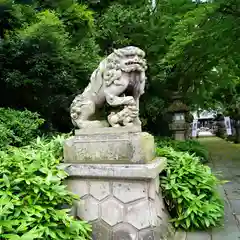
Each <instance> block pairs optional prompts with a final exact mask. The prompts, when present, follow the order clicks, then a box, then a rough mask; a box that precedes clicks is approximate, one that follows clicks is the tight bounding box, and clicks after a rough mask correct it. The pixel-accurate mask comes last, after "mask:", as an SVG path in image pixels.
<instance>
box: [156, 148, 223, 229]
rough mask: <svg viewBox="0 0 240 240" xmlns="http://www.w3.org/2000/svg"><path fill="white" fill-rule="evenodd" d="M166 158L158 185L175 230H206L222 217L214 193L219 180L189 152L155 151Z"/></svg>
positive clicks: (219, 202)
mask: <svg viewBox="0 0 240 240" xmlns="http://www.w3.org/2000/svg"><path fill="white" fill-rule="evenodd" d="M157 154H158V155H159V156H164V157H166V158H167V159H168V163H167V168H166V170H165V172H164V173H163V174H162V175H161V176H160V179H161V186H162V189H163V194H164V198H165V201H166V203H167V205H168V209H169V212H170V214H171V216H172V217H173V219H172V221H173V223H174V225H175V227H180V228H184V229H206V228H209V227H212V226H216V225H217V224H218V223H219V222H220V220H221V218H222V217H223V203H222V201H221V199H220V197H219V194H218V192H217V190H216V187H217V185H218V184H219V183H220V182H219V180H218V179H217V178H216V177H215V176H214V175H213V174H212V173H211V169H210V168H209V167H208V166H204V165H203V164H201V163H200V161H199V159H198V158H197V157H195V156H193V155H190V154H189V153H184V152H177V151H175V150H174V149H173V148H169V147H164V148H157Z"/></svg>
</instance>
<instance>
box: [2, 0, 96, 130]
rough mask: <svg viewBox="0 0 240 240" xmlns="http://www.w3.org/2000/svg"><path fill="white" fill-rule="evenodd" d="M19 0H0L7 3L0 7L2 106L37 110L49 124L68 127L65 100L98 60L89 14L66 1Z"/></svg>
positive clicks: (81, 86)
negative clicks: (0, 16)
mask: <svg viewBox="0 0 240 240" xmlns="http://www.w3.org/2000/svg"><path fill="white" fill-rule="evenodd" d="M18 2H19V1H16V3H13V2H11V1H10V0H9V1H4V2H2V1H1V5H4V3H5V4H7V6H8V10H6V11H4V9H2V14H3V15H4V16H3V18H4V21H5V24H3V25H1V28H2V32H3V36H2V37H3V39H2V41H1V42H0V56H1V58H0V67H1V73H0V93H1V94H0V96H1V105H2V106H8V107H17V108H23V107H25V108H27V109H29V110H31V111H36V112H39V113H40V114H41V115H42V116H43V118H44V119H46V121H47V123H48V124H49V125H50V126H49V127H51V124H53V126H54V127H58V128H61V127H62V126H65V127H66V126H71V125H70V120H69V116H68V115H69V113H68V108H69V105H70V102H71V100H72V98H73V97H74V95H75V94H76V92H77V91H78V89H80V90H82V89H83V87H85V86H86V85H87V82H88V78H89V75H90V74H91V72H92V70H93V69H94V68H95V67H96V65H97V63H98V60H99V57H98V46H97V44H96V43H95V41H94V38H93V37H92V29H93V28H94V24H93V16H92V12H91V11H90V10H89V9H87V7H86V6H84V5H80V4H77V3H74V4H73V3H72V4H70V5H69V4H67V1H66V4H63V5H61V7H60V6H59V5H57V6H55V7H54V6H48V4H47V3H46V2H45V1H44V4H42V3H41V2H39V3H37V2H36V1H33V2H32V3H31V1H28V3H31V5H29V4H24V3H18ZM22 2H24V1H22ZM49 3H51V1H50V2H49ZM56 3H58V4H60V2H59V1H56ZM52 4H53V2H52ZM68 129H69V128H68Z"/></svg>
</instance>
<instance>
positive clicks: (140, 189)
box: [113, 181, 147, 203]
mask: <svg viewBox="0 0 240 240" xmlns="http://www.w3.org/2000/svg"><path fill="white" fill-rule="evenodd" d="M113 195H114V196H115V197H116V198H118V199H119V200H120V201H122V202H123V203H127V202H131V201H136V200H138V199H141V198H145V197H147V182H145V183H143V182H138V181H132V182H131V183H126V182H124V181H119V182H114V183H113Z"/></svg>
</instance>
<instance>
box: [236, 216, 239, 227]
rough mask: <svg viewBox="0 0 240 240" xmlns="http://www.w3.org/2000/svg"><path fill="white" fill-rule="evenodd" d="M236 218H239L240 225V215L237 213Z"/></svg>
mask: <svg viewBox="0 0 240 240" xmlns="http://www.w3.org/2000/svg"><path fill="white" fill-rule="evenodd" d="M236 218H237V221H238V224H239V226H240V215H236Z"/></svg>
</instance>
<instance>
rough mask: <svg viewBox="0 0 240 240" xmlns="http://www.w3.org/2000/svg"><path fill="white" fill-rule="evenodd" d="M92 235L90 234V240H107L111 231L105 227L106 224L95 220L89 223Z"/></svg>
mask: <svg viewBox="0 0 240 240" xmlns="http://www.w3.org/2000/svg"><path fill="white" fill-rule="evenodd" d="M91 225H92V229H93V234H92V240H107V239H110V237H111V231H110V230H109V228H108V227H107V226H106V224H105V223H104V222H103V221H101V220H97V221H95V222H93V223H91Z"/></svg>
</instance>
